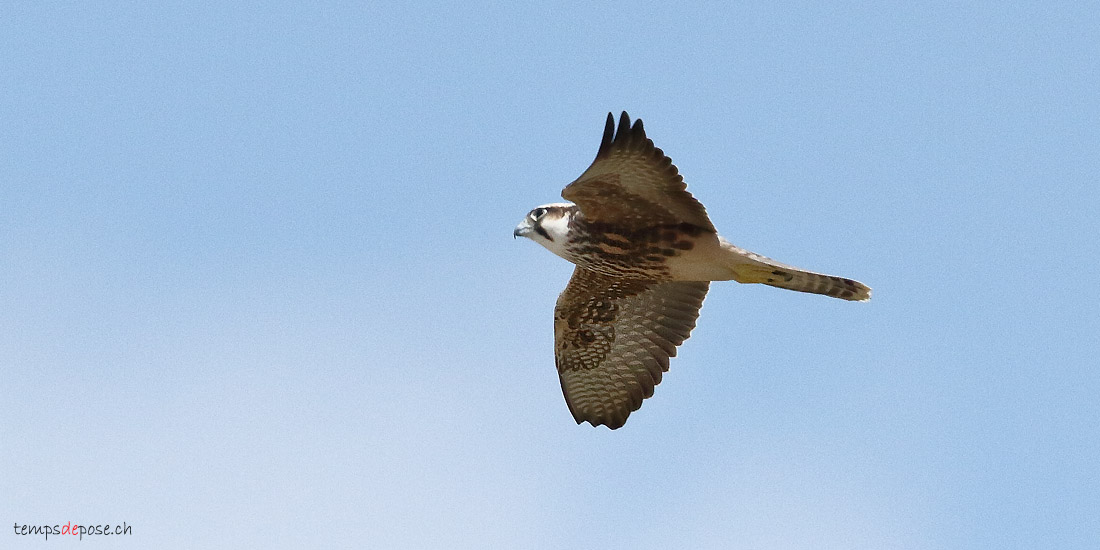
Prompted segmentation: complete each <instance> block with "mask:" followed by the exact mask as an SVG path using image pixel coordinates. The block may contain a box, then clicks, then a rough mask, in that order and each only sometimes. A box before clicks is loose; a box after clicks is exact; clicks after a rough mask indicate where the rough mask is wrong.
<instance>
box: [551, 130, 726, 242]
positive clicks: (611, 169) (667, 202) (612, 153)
mask: <svg viewBox="0 0 1100 550" xmlns="http://www.w3.org/2000/svg"><path fill="white" fill-rule="evenodd" d="M561 196H562V197H564V198H565V199H566V200H570V201H573V202H575V203H577V205H578V206H580V209H581V212H583V213H584V215H585V217H586V218H588V219H589V220H592V221H596V222H603V223H613V224H615V225H617V226H621V227H624V228H627V229H641V228H644V227H652V226H654V225H675V224H679V223H689V224H692V225H695V226H698V227H701V228H703V229H706V230H709V231H714V225H713V224H711V222H710V218H708V217H707V211H706V209H704V208H703V205H702V204H700V203H699V201H697V200H695V197H692V196H691V193H688V192H687V185H686V184H684V178H683V176H681V175H680V173H679V172H678V171H677V170H676V166H674V165H673V164H672V159H670V158H668V157H666V156H665V154H664V152H663V151H661V150H660V149H658V148H657V147H654V146H653V141H652V140H650V139H649V138H647V137H646V136H645V129H644V128H643V127H642V121H641V120H640V119H639V120H636V121H634V125H633V126H631V125H630V117H629V116H628V115H627V114H626V112H625V111H624V112H623V114H622V117H621V118H620V119H619V130H618V132H616V131H615V118H614V117H613V116H612V115H611V113H608V114H607V125H606V126H605V127H604V131H603V142H602V143H600V150H599V152H597V153H596V160H594V161H592V165H591V166H589V167H588V170H585V171H584V173H583V174H581V177H579V178H577V180H576V181H574V182H573V183H570V184H569V185H567V186H566V187H565V189H563V190H562V192H561Z"/></svg>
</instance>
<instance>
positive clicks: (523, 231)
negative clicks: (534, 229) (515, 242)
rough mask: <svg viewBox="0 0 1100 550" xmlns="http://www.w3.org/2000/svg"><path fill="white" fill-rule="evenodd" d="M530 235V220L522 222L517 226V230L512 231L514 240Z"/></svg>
mask: <svg viewBox="0 0 1100 550" xmlns="http://www.w3.org/2000/svg"><path fill="white" fill-rule="evenodd" d="M529 233H531V222H530V221H528V220H523V221H522V222H520V224H519V225H517V226H516V230H515V231H512V238H513V239H514V238H516V237H526V236H527V235H528V234H529Z"/></svg>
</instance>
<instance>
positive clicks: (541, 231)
mask: <svg viewBox="0 0 1100 550" xmlns="http://www.w3.org/2000/svg"><path fill="white" fill-rule="evenodd" d="M535 233H538V234H539V235H542V236H543V237H546V240H548V241H553V240H554V238H553V237H551V236H550V234H549V233H547V232H546V230H545V229H543V228H542V224H541V223H536V224H535Z"/></svg>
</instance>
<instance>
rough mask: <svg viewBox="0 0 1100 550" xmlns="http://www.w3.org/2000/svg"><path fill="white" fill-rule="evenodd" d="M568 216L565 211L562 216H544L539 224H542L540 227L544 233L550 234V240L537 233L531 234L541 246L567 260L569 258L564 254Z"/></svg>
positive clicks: (567, 236) (567, 232)
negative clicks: (551, 217)
mask: <svg viewBox="0 0 1100 550" xmlns="http://www.w3.org/2000/svg"><path fill="white" fill-rule="evenodd" d="M569 217H570V214H568V213H567V214H566V215H564V216H561V217H557V218H553V219H546V218H544V219H543V220H542V222H541V223H540V224H539V225H540V226H542V229H543V230H544V231H546V234H547V235H550V238H551V239H552V240H549V241H548V240H546V238H545V237H543V236H542V235H539V234H537V233H536V234H535V235H533V236H534V237H535V240H536V241H538V243H539V244H541V245H542V246H545V247H546V249H547V250H549V251H550V252H553V253H554V254H557V255H558V256H561V257H562V258H565V259H567V260H568V259H569V258H567V257H566V256H565V243H566V242H567V240H568V238H569Z"/></svg>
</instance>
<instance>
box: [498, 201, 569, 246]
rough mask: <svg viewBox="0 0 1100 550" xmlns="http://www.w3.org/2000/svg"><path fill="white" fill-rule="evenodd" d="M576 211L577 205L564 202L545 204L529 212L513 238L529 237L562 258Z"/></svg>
mask: <svg viewBox="0 0 1100 550" xmlns="http://www.w3.org/2000/svg"><path fill="white" fill-rule="evenodd" d="M576 209H577V205H575V204H569V203H564V202H556V203H552V204H544V205H542V206H540V207H538V208H535V209H534V210H532V211H530V212H528V213H527V216H526V217H524V218H523V221H522V222H520V223H519V225H517V226H516V230H515V231H513V232H512V236H513V237H527V238H528V239H531V240H532V241H535V242H537V243H539V244H541V245H542V246H545V247H546V248H547V249H549V250H550V251H551V252H553V253H554V254H557V255H559V256H561V255H562V254H564V253H565V241H566V236H567V234H568V233H569V219H570V218H571V217H572V216H573V213H574V212H575V211H576Z"/></svg>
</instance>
